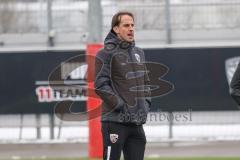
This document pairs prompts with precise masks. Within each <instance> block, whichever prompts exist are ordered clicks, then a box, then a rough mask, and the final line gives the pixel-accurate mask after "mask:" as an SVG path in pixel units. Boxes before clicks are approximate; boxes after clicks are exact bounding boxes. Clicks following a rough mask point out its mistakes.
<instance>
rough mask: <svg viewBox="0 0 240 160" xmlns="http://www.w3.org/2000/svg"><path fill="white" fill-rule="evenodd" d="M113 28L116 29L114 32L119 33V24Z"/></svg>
mask: <svg viewBox="0 0 240 160" xmlns="http://www.w3.org/2000/svg"><path fill="white" fill-rule="evenodd" d="M113 30H114V32H115V33H116V34H118V33H119V30H118V26H115V27H113Z"/></svg>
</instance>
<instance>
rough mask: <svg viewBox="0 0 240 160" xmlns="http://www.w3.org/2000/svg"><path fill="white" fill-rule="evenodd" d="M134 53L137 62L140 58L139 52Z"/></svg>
mask: <svg viewBox="0 0 240 160" xmlns="http://www.w3.org/2000/svg"><path fill="white" fill-rule="evenodd" d="M134 55H135V58H136V60H137V62H140V61H141V60H140V56H139V54H137V53H135V54H134Z"/></svg>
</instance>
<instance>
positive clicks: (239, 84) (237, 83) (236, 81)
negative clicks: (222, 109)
mask: <svg viewBox="0 0 240 160" xmlns="http://www.w3.org/2000/svg"><path fill="white" fill-rule="evenodd" d="M230 94H231V96H232V98H233V99H234V100H235V101H236V102H237V104H238V105H240V63H239V64H238V67H237V69H236V71H235V73H234V75H233V78H232V80H231V83H230Z"/></svg>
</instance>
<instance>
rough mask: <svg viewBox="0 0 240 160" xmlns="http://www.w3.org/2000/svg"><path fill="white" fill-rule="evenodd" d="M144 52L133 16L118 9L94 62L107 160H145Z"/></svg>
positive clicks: (146, 92)
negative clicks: (101, 101) (139, 46)
mask: <svg viewBox="0 0 240 160" xmlns="http://www.w3.org/2000/svg"><path fill="white" fill-rule="evenodd" d="M144 61H145V58H144V52H143V51H142V50H141V49H140V48H137V47H135V43H134V17H133V15H132V13H129V12H118V13H117V14H115V15H114V16H113V18H112V29H111V31H110V32H109V34H108V35H107V37H106V39H105V41H104V49H102V50H100V51H99V53H98V54H97V56H96V62H95V65H96V66H95V71H96V79H95V92H96V93H97V94H98V95H99V96H100V98H101V99H102V100H103V103H102V117H101V121H102V136H103V143H104V151H103V157H104V160H119V159H120V156H121V151H123V154H124V159H125V160H143V159H144V151H145V144H146V137H145V132H144V130H143V126H142V124H144V123H145V122H146V118H147V113H148V111H149V108H150V105H151V99H150V88H148V87H149V77H148V75H147V70H146V66H145V64H144Z"/></svg>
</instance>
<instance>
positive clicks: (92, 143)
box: [86, 44, 103, 158]
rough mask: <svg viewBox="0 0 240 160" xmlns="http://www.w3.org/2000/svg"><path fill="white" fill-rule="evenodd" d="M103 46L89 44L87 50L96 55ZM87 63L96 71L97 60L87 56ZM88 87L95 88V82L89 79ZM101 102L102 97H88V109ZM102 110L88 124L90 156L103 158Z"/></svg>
mask: <svg viewBox="0 0 240 160" xmlns="http://www.w3.org/2000/svg"><path fill="white" fill-rule="evenodd" d="M102 47H103V45H102V44H88V45H87V52H86V54H87V56H92V57H95V56H96V54H97V52H98V51H99V49H101V48H102ZM87 63H88V71H91V72H94V66H95V61H94V60H93V58H87ZM89 75H91V73H90V74H88V79H89ZM90 79H91V78H90ZM88 88H94V82H91V81H89V82H88ZM100 104H101V100H100V99H96V98H92V97H88V100H87V110H88V111H90V110H93V109H95V108H97V107H99V105H100ZM100 112H101V111H100V110H99V113H97V115H99V116H98V117H97V118H94V119H91V118H89V121H88V126H89V139H88V140H89V143H88V156H89V158H102V156H103V155H102V152H103V144H102V133H101V123H100V119H101V117H100V115H101V113H100ZM89 114H91V113H89ZM94 114H96V113H94ZM89 117H91V115H89Z"/></svg>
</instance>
